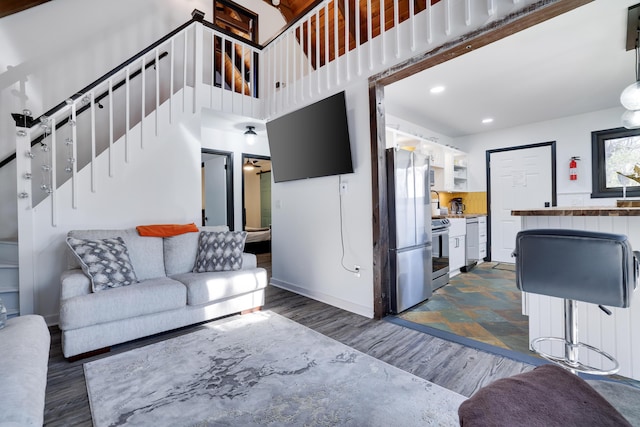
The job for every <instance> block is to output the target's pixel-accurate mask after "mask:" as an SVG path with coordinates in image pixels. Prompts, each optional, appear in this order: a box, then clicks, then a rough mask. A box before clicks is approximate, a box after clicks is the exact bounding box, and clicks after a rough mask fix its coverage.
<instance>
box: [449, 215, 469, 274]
mask: <svg viewBox="0 0 640 427" xmlns="http://www.w3.org/2000/svg"><path fill="white" fill-rule="evenodd" d="M449 222H450V223H451V226H450V227H449V276H455V275H456V274H458V273H460V268H462V267H464V266H465V265H466V263H467V262H466V258H467V256H466V254H467V244H466V234H467V220H466V219H465V218H449Z"/></svg>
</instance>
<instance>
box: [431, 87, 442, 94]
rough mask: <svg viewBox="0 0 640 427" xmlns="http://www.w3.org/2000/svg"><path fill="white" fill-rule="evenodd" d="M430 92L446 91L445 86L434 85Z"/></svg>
mask: <svg viewBox="0 0 640 427" xmlns="http://www.w3.org/2000/svg"><path fill="white" fill-rule="evenodd" d="M429 92H431V93H442V92H444V86H434V87H432V88H431V89H429Z"/></svg>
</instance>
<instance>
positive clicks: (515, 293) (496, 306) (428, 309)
mask: <svg viewBox="0 0 640 427" xmlns="http://www.w3.org/2000/svg"><path fill="white" fill-rule="evenodd" d="M521 312H522V307H521V298H520V291H519V290H518V289H517V288H516V284H515V268H514V265H513V264H505V263H493V262H485V263H482V264H480V265H478V266H477V267H476V268H474V269H473V270H471V271H470V272H468V273H463V274H459V275H457V276H455V277H453V278H451V280H450V282H449V284H448V285H446V286H444V287H442V288H440V289H438V290H437V291H436V292H435V293H434V295H433V296H432V297H431V298H430V299H429V300H428V301H426V302H424V303H422V304H420V305H418V306H416V307H414V308H413V309H411V310H409V311H406V312H404V313H402V314H400V315H399V316H398V317H400V318H402V319H404V320H407V321H410V322H414V323H419V324H423V325H427V326H430V327H432V328H436V329H440V330H444V331H447V332H451V333H454V334H456V335H460V336H464V337H467V338H471V339H473V340H476V341H480V342H484V343H487V344H490V345H494V346H496V347H501V348H505V349H509V350H513V351H518V352H521V353H524V354H529V355H532V354H533V353H531V352H530V351H529V345H528V318H527V317H526V316H523V315H522V314H521Z"/></svg>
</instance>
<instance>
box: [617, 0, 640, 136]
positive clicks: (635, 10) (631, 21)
mask: <svg viewBox="0 0 640 427" xmlns="http://www.w3.org/2000/svg"><path fill="white" fill-rule="evenodd" d="M639 11H640V4H637V5H635V6H631V7H629V9H628V11H627V50H631V49H634V50H635V54H636V61H635V67H636V81H635V82H634V83H631V84H630V85H629V86H627V87H626V88H625V89H624V90H623V91H622V94H621V95H620V103H621V104H622V106H623V107H624V108H626V109H627V111H625V112H624V113H623V114H622V125H623V126H624V127H626V128H627V129H638V128H640V51H639V50H640V46H639V44H640V43H638V38H639V35H640V27H639V25H638V17H639Z"/></svg>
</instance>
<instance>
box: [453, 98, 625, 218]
mask: <svg viewBox="0 0 640 427" xmlns="http://www.w3.org/2000/svg"><path fill="white" fill-rule="evenodd" d="M623 112H624V109H623V108H622V107H619V108H611V109H607V110H601V111H595V112H591V113H587V114H581V115H578V116H571V117H564V118H561V119H556V120H550V121H546V122H540V123H532V124H529V125H526V126H519V127H515V128H510V129H505V130H501V131H497V132H487V133H482V134H477V135H471V136H467V137H462V138H456V139H455V140H454V145H456V146H459V147H460V149H461V150H463V151H466V152H467V153H468V163H469V164H468V167H467V174H468V175H467V178H468V185H469V188H468V191H487V188H486V187H487V178H486V161H485V155H486V151H487V150H492V149H497V148H505V147H514V146H519V145H528V144H536V143H540V142H548V141H556V161H557V170H556V182H557V193H558V206H602V205H613V204H615V199H591V197H590V194H591V164H592V162H591V132H593V131H598V130H604V129H612V128H616V127H620V126H621V125H620V116H621V115H622V113H623ZM573 156H579V157H580V159H581V160H580V161H579V162H578V180H576V181H570V180H569V161H570V159H571V157H573Z"/></svg>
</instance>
